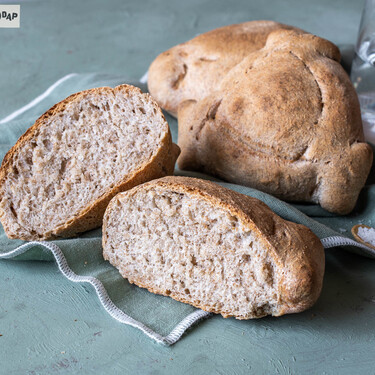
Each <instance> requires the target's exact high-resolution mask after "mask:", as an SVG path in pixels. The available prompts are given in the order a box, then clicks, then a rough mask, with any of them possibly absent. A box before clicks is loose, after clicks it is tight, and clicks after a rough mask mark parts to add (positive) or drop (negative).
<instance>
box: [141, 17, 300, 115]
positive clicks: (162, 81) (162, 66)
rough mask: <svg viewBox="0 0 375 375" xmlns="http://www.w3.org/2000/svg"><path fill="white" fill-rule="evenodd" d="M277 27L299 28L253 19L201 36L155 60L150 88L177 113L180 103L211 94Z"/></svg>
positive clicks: (149, 81) (166, 108) (149, 77)
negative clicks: (226, 75)
mask: <svg viewBox="0 0 375 375" xmlns="http://www.w3.org/2000/svg"><path fill="white" fill-rule="evenodd" d="M277 29H288V30H291V29H293V30H299V29H297V28H294V27H292V26H288V25H283V24H281V23H278V22H273V21H250V22H244V23H240V24H236V25H229V26H224V27H220V28H218V29H215V30H211V31H209V32H207V33H204V34H201V35H198V36H197V37H195V38H193V39H192V40H189V41H188V42H186V43H182V44H179V45H177V46H175V47H173V48H171V49H169V50H168V51H165V52H163V53H161V54H160V55H159V56H158V57H157V58H156V59H155V60H154V61H153V62H152V64H151V66H150V68H149V72H148V89H149V91H150V93H151V95H152V96H153V97H154V98H155V99H156V101H157V102H158V103H159V105H160V106H161V107H162V108H163V109H165V110H167V111H168V112H169V113H171V114H172V115H173V116H176V115H177V110H178V106H179V104H180V103H182V102H183V101H185V100H188V99H194V100H200V99H203V98H204V97H205V96H207V95H208V94H210V93H211V92H212V91H213V90H215V89H216V88H217V87H218V85H219V83H220V81H221V79H222V78H223V77H224V76H225V74H226V73H227V72H228V71H229V70H230V69H231V68H232V67H233V66H235V65H236V64H238V63H239V62H240V61H241V60H242V59H243V58H244V57H246V56H247V55H248V54H249V53H251V52H253V51H256V50H258V49H260V48H262V47H264V45H265V43H266V40H267V36H268V34H269V33H270V32H271V31H274V30H277ZM299 31H300V32H302V30H299Z"/></svg>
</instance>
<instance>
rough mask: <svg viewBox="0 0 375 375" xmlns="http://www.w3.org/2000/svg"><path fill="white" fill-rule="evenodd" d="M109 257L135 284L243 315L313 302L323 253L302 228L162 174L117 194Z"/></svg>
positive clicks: (258, 206)
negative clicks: (159, 177)
mask: <svg viewBox="0 0 375 375" xmlns="http://www.w3.org/2000/svg"><path fill="white" fill-rule="evenodd" d="M103 255H104V258H105V259H107V260H109V262H110V263H111V264H112V265H114V266H115V267H117V268H118V269H119V271H120V273H121V275H122V276H123V277H125V278H127V279H128V280H129V281H130V282H131V283H135V284H137V285H138V286H141V287H144V288H147V289H149V290H150V291H152V292H154V293H158V294H163V295H166V296H170V297H172V298H174V299H176V300H178V301H182V302H186V303H189V304H192V305H194V306H196V307H199V308H201V309H203V310H206V311H211V312H215V313H220V314H222V315H223V316H224V317H229V316H234V317H236V318H238V319H250V318H259V317H262V316H265V315H274V316H279V315H283V314H286V313H295V312H300V311H303V310H305V309H307V308H309V307H310V306H312V305H313V304H314V302H315V301H316V300H317V298H318V296H319V294H320V291H321V288H322V280H323V273H324V250H323V247H322V245H321V243H320V241H319V239H318V238H317V237H316V236H315V235H314V234H313V233H312V232H311V231H310V230H309V229H308V228H306V227H304V226H302V225H299V224H295V223H291V222H288V221H285V220H283V219H282V218H280V217H279V216H277V215H276V214H275V213H273V212H272V211H271V210H270V209H269V207H268V206H266V205H265V204H264V203H263V202H261V201H259V200H257V199H254V198H251V197H248V196H245V195H243V194H239V193H236V192H234V191H231V190H228V189H225V188H223V187H221V186H219V185H217V184H214V183H212V182H209V181H204V180H199V179H194V178H189V177H165V178H161V179H158V180H154V181H151V182H148V183H146V184H143V185H140V186H137V187H135V188H134V189H132V190H129V191H127V192H125V193H120V194H118V195H117V196H116V197H115V198H113V200H112V201H111V202H110V204H109V205H108V208H107V210H106V213H105V215H104V220H103Z"/></svg>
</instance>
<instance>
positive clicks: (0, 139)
mask: <svg viewBox="0 0 375 375" xmlns="http://www.w3.org/2000/svg"><path fill="white" fill-rule="evenodd" d="M122 83H130V84H135V85H137V86H139V87H141V89H142V90H143V91H146V87H145V85H144V84H141V83H140V82H136V83H134V82H125V81H124V79H123V78H122V77H114V76H109V75H106V74H96V73H93V74H72V75H69V76H68V77H65V78H64V79H62V80H60V82H58V83H57V84H55V86H54V87H53V89H51V90H50V91H49V92H47V93H45V95H43V96H41V97H40V98H39V99H38V100H36V101H34V103H33V104H32V105H30V106H29V107H30V108H28V109H27V110H25V111H23V112H22V111H21V112H22V113H21V112H20V113H19V114H18V115H17V116H16V117H15V118H14V119H11V120H10V121H8V120H6V121H0V157H1V158H3V157H4V155H5V153H6V152H7V151H8V150H9V149H10V147H11V146H13V144H15V142H16V141H17V139H18V138H19V137H20V136H21V135H22V134H23V133H24V132H25V131H26V129H27V128H29V127H30V126H31V125H32V124H33V123H34V122H35V120H36V119H37V118H38V117H39V116H40V115H41V114H43V113H44V112H45V111H46V110H47V109H48V108H50V107H51V106H53V105H54V104H55V103H57V102H59V101H60V100H62V99H64V98H65V97H67V96H69V95H70V94H72V93H74V92H77V91H81V90H84V89H88V88H92V87H100V86H112V87H113V86H116V85H118V84H122ZM166 117H167V121H168V122H169V125H170V127H171V131H172V136H173V140H174V142H177V121H176V120H175V119H174V118H172V117H170V116H168V115H166ZM176 174H177V175H184V176H193V177H200V178H205V179H211V180H213V181H216V182H218V183H219V184H220V185H223V186H225V187H228V188H230V189H233V190H236V191H238V192H240V193H243V194H247V195H250V196H252V197H255V198H258V199H260V200H262V201H264V202H265V203H266V204H267V205H268V206H270V207H271V209H272V210H273V211H275V212H276V213H277V214H278V215H280V216H282V217H283V218H285V219H287V220H291V221H294V222H298V223H301V224H304V225H306V226H308V227H309V228H310V229H311V230H312V231H313V232H314V233H315V234H316V235H317V236H318V237H319V238H320V239H324V238H327V237H332V236H341V237H348V238H350V236H351V234H350V229H351V227H352V226H353V225H355V224H358V223H363V224H367V225H370V226H372V225H373V224H375V223H373V220H375V210H374V208H375V185H374V173H371V175H370V178H369V180H368V184H367V185H366V187H365V188H364V189H363V191H362V192H361V194H360V198H359V201H358V204H357V206H356V208H355V210H354V211H353V212H352V213H351V214H350V215H347V216H337V215H334V214H331V213H328V212H327V211H325V210H323V209H322V208H321V207H319V206H317V205H312V204H288V203H285V202H283V201H281V200H279V199H276V198H274V197H272V196H270V195H268V194H265V193H263V192H260V191H257V190H255V189H251V188H247V187H244V186H239V185H234V184H229V183H225V182H222V181H219V180H218V179H215V178H213V177H210V176H207V175H203V174H200V173H194V172H187V171H180V170H176ZM53 243H54V244H56V245H57V246H58V247H59V248H60V249H61V250H62V252H63V254H64V256H65V258H66V260H67V262H68V264H69V267H70V268H71V269H72V270H73V271H74V272H75V273H76V274H78V275H82V276H93V277H95V278H97V279H98V280H100V281H101V282H102V284H103V285H104V287H105V289H106V290H107V292H108V295H109V297H110V299H111V300H112V301H113V303H114V304H115V305H116V306H117V307H118V308H120V309H121V310H122V311H124V312H125V313H126V314H128V315H129V316H131V317H132V318H134V319H136V320H137V321H140V322H142V323H144V324H145V325H147V326H148V327H149V328H151V329H152V330H154V331H156V332H158V333H159V334H160V335H161V336H165V335H168V334H169V333H170V332H171V331H172V329H173V328H174V327H175V326H176V325H177V324H178V323H179V322H181V320H183V319H184V318H185V317H186V316H188V315H189V314H191V313H192V312H193V311H196V309H195V308H193V307H191V306H189V305H186V304H183V303H180V302H177V301H174V300H173V299H171V298H168V297H163V296H157V295H154V294H152V293H149V292H148V291H146V290H145V289H141V288H138V287H136V286H133V285H131V284H129V283H128V282H127V281H126V280H124V279H123V278H122V277H121V276H120V274H119V273H118V271H117V270H116V269H115V268H114V267H112V266H111V265H110V264H109V263H108V262H105V261H104V260H103V258H102V248H101V229H96V230H93V231H90V232H87V233H84V234H82V235H81V236H79V237H77V238H71V239H61V240H56V241H53ZM22 244H24V242H23V241H20V240H10V239H8V238H7V237H6V235H5V233H4V230H3V228H2V227H1V228H0V255H1V254H4V253H7V252H9V251H11V250H12V249H15V248H17V247H18V246H20V245H22ZM342 249H343V250H344V249H346V250H349V251H353V252H356V253H358V254H361V255H365V256H369V257H375V252H371V250H365V249H361V248H357V247H353V246H351V247H345V248H344V247H343V248H342ZM13 259H16V260H17V259H19V260H46V261H50V260H53V259H54V257H53V256H52V254H51V253H50V252H49V251H47V250H46V249H45V248H43V247H42V246H38V245H35V246H32V247H31V249H29V250H28V251H27V252H25V253H24V254H22V255H18V256H17V257H15V258H13Z"/></svg>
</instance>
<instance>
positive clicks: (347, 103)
mask: <svg viewBox="0 0 375 375" xmlns="http://www.w3.org/2000/svg"><path fill="white" fill-rule="evenodd" d="M339 59H340V53H339V50H338V48H337V47H336V46H335V45H334V44H332V43H330V42H329V41H327V40H324V39H321V38H318V37H316V36H314V35H311V34H297V33H295V32H293V31H286V30H277V31H274V32H272V33H271V34H270V35H269V37H268V39H267V43H266V46H265V47H264V48H263V49H261V50H259V51H257V52H253V53H252V54H250V55H249V56H247V57H246V58H245V59H244V60H242V61H241V63H239V64H238V65H236V66H235V67H234V68H233V69H232V70H231V71H230V72H229V73H228V74H227V76H226V77H225V78H224V79H223V80H222V82H221V85H220V86H219V87H218V89H217V91H215V92H214V93H212V94H211V95H209V96H207V97H206V98H205V99H203V100H200V101H186V102H184V103H182V104H181V105H180V107H179V112H178V125H179V129H178V131H179V134H178V140H179V146H180V147H181V156H180V157H179V159H178V165H179V167H180V168H181V169H187V170H199V171H203V172H205V173H209V174H213V175H216V176H219V177H221V178H223V179H225V180H227V181H231V182H234V183H237V184H241V185H246V186H250V187H254V188H256V189H258V190H263V191H265V192H267V193H270V194H272V195H275V196H277V197H279V198H281V199H285V200H289V201H307V202H314V203H318V204H320V205H321V206H322V207H323V208H325V209H326V210H328V211H331V212H334V213H338V214H347V213H349V212H350V211H352V209H353V208H354V206H355V204H356V201H357V198H358V195H359V192H360V190H361V189H362V187H363V186H364V184H365V182H366V178H367V176H368V174H369V171H370V168H371V164H372V150H371V147H370V146H369V145H368V144H367V143H365V142H364V136H363V128H362V120H361V112H360V108H359V103H358V98H357V94H356V92H355V89H354V87H353V85H352V83H351V82H350V79H349V77H348V75H347V74H346V72H345V71H344V69H343V68H342V67H341V65H340V64H339V62H338V61H339Z"/></svg>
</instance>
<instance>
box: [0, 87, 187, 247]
mask: <svg viewBox="0 0 375 375" xmlns="http://www.w3.org/2000/svg"><path fill="white" fill-rule="evenodd" d="M112 91H113V92H116V91H124V92H125V94H126V95H145V96H147V97H148V99H149V100H150V101H151V102H152V103H153V104H154V106H155V110H156V111H158V112H159V114H160V115H161V116H162V119H163V120H164V121H165V123H166V126H167V128H168V131H167V133H166V136H165V137H164V139H163V140H162V146H161V147H160V148H159V150H158V152H157V153H156V154H155V155H154V156H153V157H152V159H151V160H149V161H148V162H146V163H143V164H142V165H140V166H139V168H138V170H136V171H134V172H133V173H132V174H131V175H128V176H125V177H124V178H123V179H122V180H121V181H119V182H118V183H117V184H116V185H115V186H113V188H108V189H107V191H106V192H105V193H104V194H103V195H102V196H101V197H100V198H98V199H96V200H95V201H93V202H91V203H90V204H89V205H88V206H86V207H85V208H84V209H82V210H81V211H80V212H78V213H76V214H74V215H73V216H72V217H71V218H70V219H69V220H68V221H67V222H65V223H63V224H61V225H59V226H57V227H56V228H54V229H53V230H51V231H48V232H45V233H44V234H43V235H38V234H31V233H30V234H29V235H22V236H20V235H19V234H17V233H14V232H13V231H12V229H11V226H10V223H9V222H8V220H7V213H6V212H5V211H4V210H3V209H1V210H0V220H1V223H2V225H3V227H4V230H5V233H6V235H7V236H8V237H9V238H19V239H22V240H25V241H34V240H50V239H54V238H58V237H72V236H75V235H77V234H78V233H81V232H85V231H88V230H91V229H94V228H97V227H99V226H100V225H101V224H102V219H103V215H104V211H105V209H106V207H107V205H108V203H109V201H110V200H111V199H112V198H113V197H114V196H115V195H116V194H117V193H119V192H121V191H125V190H128V189H131V188H132V187H134V186H136V185H138V184H141V183H144V182H146V181H149V180H152V179H155V178H159V177H162V176H166V175H172V174H173V171H174V165H175V162H176V159H177V157H178V155H179V153H180V149H179V147H178V146H177V145H175V144H174V143H172V137H171V133H170V130H169V126H168V124H167V122H166V120H165V117H164V115H163V113H162V111H161V109H160V107H159V106H158V105H157V103H156V102H155V101H154V100H153V99H152V97H151V96H150V95H149V94H147V93H142V91H141V90H140V89H139V88H138V87H134V86H131V85H126V84H124V85H120V86H117V87H115V88H111V87H99V88H93V89H90V90H85V91H81V92H78V93H75V94H72V95H70V96H69V97H67V98H66V99H64V100H62V101H61V102H59V103H57V104H55V105H54V106H53V107H51V108H50V109H49V110H48V111H47V112H45V113H44V114H43V115H42V116H41V117H39V118H38V119H37V120H36V122H35V123H34V125H32V126H31V127H30V128H29V129H28V130H27V131H26V132H25V133H24V134H23V135H22V136H21V137H20V138H19V140H18V141H17V143H16V144H15V145H14V146H13V147H12V148H11V149H10V150H9V151H8V153H7V154H6V155H5V157H4V159H3V162H2V164H1V167H0V201H1V200H2V199H3V196H4V191H3V187H4V181H5V179H6V178H7V175H8V173H9V172H10V171H11V170H12V164H13V161H14V160H15V159H16V158H17V155H18V152H19V150H20V149H21V148H22V146H23V145H24V144H25V143H27V142H29V141H30V140H32V139H33V138H34V137H35V136H36V135H37V134H38V130H39V128H40V127H41V126H42V125H43V124H44V122H45V120H47V119H48V118H50V117H51V116H54V115H56V114H58V113H61V112H63V111H64V109H65V108H66V106H67V105H68V104H69V103H71V102H73V101H75V100H78V101H79V100H80V98H82V97H84V96H86V95H87V94H91V95H96V94H98V95H99V94H101V93H106V92H112Z"/></svg>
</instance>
